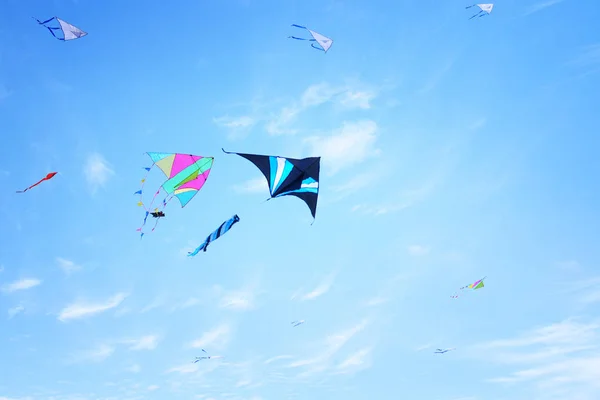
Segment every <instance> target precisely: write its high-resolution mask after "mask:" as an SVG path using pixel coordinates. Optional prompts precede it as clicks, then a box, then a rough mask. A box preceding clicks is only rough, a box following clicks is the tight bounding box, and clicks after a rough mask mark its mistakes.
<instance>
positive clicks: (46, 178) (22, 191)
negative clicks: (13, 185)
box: [17, 172, 58, 193]
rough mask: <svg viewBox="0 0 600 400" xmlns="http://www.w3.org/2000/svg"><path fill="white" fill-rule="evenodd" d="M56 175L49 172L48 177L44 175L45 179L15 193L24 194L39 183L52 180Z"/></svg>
mask: <svg viewBox="0 0 600 400" xmlns="http://www.w3.org/2000/svg"><path fill="white" fill-rule="evenodd" d="M56 174H58V172H50V173H49V174H48V175H46V177H45V178H42V179H40V180H39V181H37V182H36V183H34V184H33V185H31V186H29V187H28V188H27V189H25V190H17V193H25V192H26V191H28V190H29V189H31V188H32V187H35V186H37V185H39V184H40V183H42V182H44V181H47V180H49V179H52V178H53V177H54V175H56Z"/></svg>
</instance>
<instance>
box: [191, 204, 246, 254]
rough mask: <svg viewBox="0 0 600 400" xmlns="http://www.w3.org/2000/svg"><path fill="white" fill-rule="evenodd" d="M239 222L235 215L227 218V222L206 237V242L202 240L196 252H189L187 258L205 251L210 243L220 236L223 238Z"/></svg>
mask: <svg viewBox="0 0 600 400" xmlns="http://www.w3.org/2000/svg"><path fill="white" fill-rule="evenodd" d="M239 221H240V217H238V216H237V214H236V215H234V216H233V217H231V218H229V219H228V220H227V221H225V222H223V223H222V224H221V226H219V228H218V229H217V230H215V231H214V232H213V233H211V234H210V235H208V237H207V238H206V240H204V243H202V244H201V245H200V246H198V248H197V249H196V250H194V251H191V252H189V253H188V257H193V256H195V255H196V254H198V253H199V252H200V250H202V251H206V249H207V248H208V245H209V244H210V242H212V241H215V240H217V239H218V238H220V237H221V236H223V235H224V234H225V233H226V232H227V231H228V230H230V229H231V227H232V226H233V225H234V224H236V223H237V222H239Z"/></svg>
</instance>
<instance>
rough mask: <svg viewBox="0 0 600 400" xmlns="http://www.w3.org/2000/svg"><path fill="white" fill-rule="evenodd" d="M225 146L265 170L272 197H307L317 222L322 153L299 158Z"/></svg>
mask: <svg viewBox="0 0 600 400" xmlns="http://www.w3.org/2000/svg"><path fill="white" fill-rule="evenodd" d="M222 150H223V152H224V153H226V154H237V155H238V156H241V157H244V158H245V159H246V160H248V161H250V162H251V163H252V164H254V165H256V166H257V167H258V169H260V172H262V173H263V175H264V176H265V178H267V182H268V183H269V191H270V192H271V198H270V199H273V198H275V197H281V196H296V197H298V198H299V199H300V200H302V201H304V202H305V203H306V205H307V206H308V208H309V209H310V213H311V214H312V217H313V222H314V218H315V215H316V213H317V199H318V197H319V170H320V168H321V157H307V158H303V159H300V160H299V159H295V158H287V157H279V156H264V155H260V154H246V153H234V152H228V151H225V149H222ZM270 199H269V200H270Z"/></svg>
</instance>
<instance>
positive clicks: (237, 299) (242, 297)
mask: <svg viewBox="0 0 600 400" xmlns="http://www.w3.org/2000/svg"><path fill="white" fill-rule="evenodd" d="M219 307H221V308H231V309H233V310H240V311H243V310H251V309H253V308H254V293H253V291H252V290H235V291H231V292H228V293H227V294H225V295H224V296H223V297H222V298H221V301H220V302H219Z"/></svg>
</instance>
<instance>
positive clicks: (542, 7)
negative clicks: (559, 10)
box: [523, 0, 564, 16]
mask: <svg viewBox="0 0 600 400" xmlns="http://www.w3.org/2000/svg"><path fill="white" fill-rule="evenodd" d="M563 1H564V0H549V1H544V2H540V3H536V4H534V5H532V6H530V7H529V8H528V9H527V10H526V11H525V14H523V16H527V15H531V14H535V13H537V12H539V11H542V10H545V9H546V8H548V7H552V6H554V5H557V4H559V3H562V2H563Z"/></svg>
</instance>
